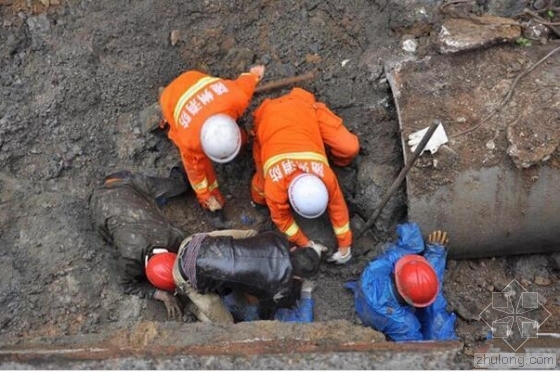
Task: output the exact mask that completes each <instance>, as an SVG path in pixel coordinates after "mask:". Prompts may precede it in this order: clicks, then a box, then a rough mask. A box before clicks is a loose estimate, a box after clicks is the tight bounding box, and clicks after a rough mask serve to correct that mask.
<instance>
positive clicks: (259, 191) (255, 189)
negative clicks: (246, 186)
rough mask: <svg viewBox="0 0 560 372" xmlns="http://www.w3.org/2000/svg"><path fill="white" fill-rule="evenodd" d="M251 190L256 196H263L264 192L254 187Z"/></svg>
mask: <svg viewBox="0 0 560 372" xmlns="http://www.w3.org/2000/svg"><path fill="white" fill-rule="evenodd" d="M252 189H253V190H254V191H255V192H256V193H257V194H259V195H261V196H264V191H263V190H261V189H259V188H256V187H255V186H253V187H252Z"/></svg>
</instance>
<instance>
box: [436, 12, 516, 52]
mask: <svg viewBox="0 0 560 372" xmlns="http://www.w3.org/2000/svg"><path fill="white" fill-rule="evenodd" d="M520 36H521V27H520V26H519V25H518V24H517V22H515V21H514V20H512V19H508V18H501V17H493V16H488V15H485V16H482V17H474V16H473V17H471V18H470V19H466V18H450V19H448V20H446V21H445V22H444V23H443V25H442V26H441V30H440V32H439V36H438V43H439V46H440V51H441V52H442V53H456V52H460V51H465V50H471V49H478V48H482V47H487V46H489V45H493V44H497V43H504V42H510V41H514V40H516V39H517V38H519V37H520Z"/></svg>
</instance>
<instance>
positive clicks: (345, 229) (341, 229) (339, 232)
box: [333, 222, 350, 236]
mask: <svg viewBox="0 0 560 372" xmlns="http://www.w3.org/2000/svg"><path fill="white" fill-rule="evenodd" d="M333 230H334V234H335V235H336V236H339V235H343V234H346V233H347V232H348V231H350V222H348V223H347V224H346V225H344V226H340V227H336V226H335V227H334V228H333Z"/></svg>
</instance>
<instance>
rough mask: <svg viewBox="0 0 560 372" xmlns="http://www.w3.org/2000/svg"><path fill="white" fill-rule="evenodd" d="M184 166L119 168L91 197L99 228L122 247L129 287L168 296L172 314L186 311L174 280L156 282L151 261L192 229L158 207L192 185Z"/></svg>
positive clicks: (122, 279)
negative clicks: (142, 170)
mask: <svg viewBox="0 0 560 372" xmlns="http://www.w3.org/2000/svg"><path fill="white" fill-rule="evenodd" d="M181 170H182V169H180V168H179V169H177V168H173V169H172V171H171V174H170V175H171V177H170V178H159V177H149V176H145V175H142V174H132V173H130V172H127V171H123V172H118V173H114V174H112V175H109V176H107V177H106V178H105V180H104V181H103V182H102V184H101V185H100V186H99V187H97V188H95V189H94V190H93V193H92V195H91V197H90V209H91V217H92V220H93V225H94V229H95V230H96V231H97V232H98V233H99V234H100V235H101V236H102V237H103V238H104V239H105V240H106V241H108V242H110V243H111V244H112V245H113V246H114V247H115V248H116V250H117V255H118V258H117V265H118V273H119V274H118V275H119V277H118V281H119V284H120V285H121V286H122V288H123V291H124V293H126V294H131V295H137V296H140V297H141V298H154V299H156V300H160V301H162V302H163V303H164V304H165V307H166V309H167V313H168V316H169V317H170V318H174V317H176V316H178V315H179V314H180V312H181V310H180V307H179V302H178V301H177V298H176V297H175V296H173V295H172V293H170V292H168V291H170V290H173V289H174V285H172V286H170V287H167V288H166V287H162V288H156V287H154V286H153V285H152V284H151V283H150V282H149V281H148V280H147V278H146V271H145V267H146V266H148V267H152V266H154V265H155V266H157V265H158V262H157V261H158V260H159V258H157V259H155V258H156V257H158V256H160V255H158V254H155V253H158V252H160V253H161V252H167V251H169V252H177V251H178V250H179V246H180V244H181V242H182V241H183V240H184V239H185V238H186V237H187V236H188V235H189V234H186V233H185V232H183V231H181V230H180V229H178V228H177V227H175V226H173V225H172V224H171V223H170V222H169V221H168V220H167V219H166V218H165V216H164V215H163V213H162V212H161V210H160V209H159V207H158V204H162V203H165V201H166V199H167V198H171V197H173V196H176V195H179V194H182V193H183V192H185V191H186V190H188V189H189V185H188V183H187V182H186V180H185V177H184V175H182V174H181ZM154 254H155V255H154ZM160 257H161V256H160Z"/></svg>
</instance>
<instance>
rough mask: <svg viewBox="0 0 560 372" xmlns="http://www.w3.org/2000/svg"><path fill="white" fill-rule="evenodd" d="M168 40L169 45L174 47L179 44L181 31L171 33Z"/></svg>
mask: <svg viewBox="0 0 560 372" xmlns="http://www.w3.org/2000/svg"><path fill="white" fill-rule="evenodd" d="M169 39H170V41H171V45H172V46H175V45H176V44H177V43H178V42H179V40H181V31H179V30H173V31H171V35H170V36H169Z"/></svg>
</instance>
